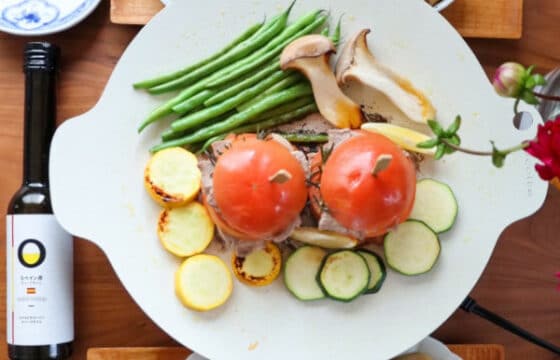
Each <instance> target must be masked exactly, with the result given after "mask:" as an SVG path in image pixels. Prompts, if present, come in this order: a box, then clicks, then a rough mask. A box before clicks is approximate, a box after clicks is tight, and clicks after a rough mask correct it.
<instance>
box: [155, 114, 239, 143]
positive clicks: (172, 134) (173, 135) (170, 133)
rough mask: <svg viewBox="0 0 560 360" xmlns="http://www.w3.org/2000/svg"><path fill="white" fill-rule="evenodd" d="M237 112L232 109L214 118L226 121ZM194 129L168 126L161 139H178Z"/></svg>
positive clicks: (217, 120) (215, 120)
mask: <svg viewBox="0 0 560 360" xmlns="http://www.w3.org/2000/svg"><path fill="white" fill-rule="evenodd" d="M202 109H203V108H201V109H200V110H202ZM234 114H237V111H235V110H232V111H228V112H227V113H225V114H222V115H220V116H218V117H216V118H214V119H212V120H213V121H214V122H220V121H224V120H225V119H227V118H229V117H230V116H232V115H234ZM192 132H193V130H192V129H191V130H185V131H174V130H173V129H172V128H171V127H169V128H167V129H166V130H165V131H164V132H162V133H161V140H162V141H169V140H173V139H177V138H180V137H184V136H186V135H188V134H189V133H192Z"/></svg>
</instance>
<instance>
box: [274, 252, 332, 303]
mask: <svg viewBox="0 0 560 360" xmlns="http://www.w3.org/2000/svg"><path fill="white" fill-rule="evenodd" d="M326 255H327V252H326V251H325V250H323V249H321V248H319V247H316V246H302V247H300V248H299V249H297V250H296V251H294V252H293V253H292V254H291V255H290V256H289V257H288V260H287V261H286V264H285V265H284V284H286V288H288V290H289V291H290V293H292V295H294V296H295V297H296V298H298V299H299V300H302V301H311V300H319V299H323V298H324V297H325V294H324V293H323V290H321V287H320V286H319V284H318V283H317V274H318V273H319V268H320V267H321V264H322V263H323V259H324V258H325V256H326Z"/></svg>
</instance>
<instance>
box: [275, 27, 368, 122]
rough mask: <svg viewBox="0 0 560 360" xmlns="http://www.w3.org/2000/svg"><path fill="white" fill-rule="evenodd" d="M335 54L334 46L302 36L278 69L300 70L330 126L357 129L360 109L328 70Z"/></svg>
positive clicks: (324, 39)
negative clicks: (309, 84)
mask: <svg viewBox="0 0 560 360" xmlns="http://www.w3.org/2000/svg"><path fill="white" fill-rule="evenodd" d="M335 51H336V49H335V46H334V44H333V43H332V41H331V40H329V39H328V38H327V37H325V36H322V35H307V36H303V37H301V38H299V39H297V40H295V41H293V42H292V43H290V44H289V45H288V46H286V48H284V51H283V52H282V55H281V56H280V66H281V68H282V70H286V69H296V70H299V71H300V72H302V73H303V74H304V75H305V76H306V77H307V78H308V79H309V81H310V82H311V87H312V88H313V96H314V97H315V102H316V103H317V107H318V108H319V112H320V113H321V115H323V117H324V118H325V119H327V120H328V121H329V122H330V123H331V124H333V125H334V126H336V127H338V128H359V127H360V125H361V123H362V111H361V109H360V106H359V105H358V104H356V103H355V102H353V101H352V100H351V99H350V98H348V97H347V96H346V95H344V93H343V92H342V91H341V90H340V88H339V87H338V85H337V83H336V79H335V77H334V74H333V71H332V70H331V68H330V67H329V57H330V55H331V54H332V53H334V52H335Z"/></svg>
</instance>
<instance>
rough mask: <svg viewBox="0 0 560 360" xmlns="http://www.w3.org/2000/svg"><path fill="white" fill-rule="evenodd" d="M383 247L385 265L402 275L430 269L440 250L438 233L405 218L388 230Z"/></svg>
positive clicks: (418, 273) (416, 273)
mask: <svg viewBox="0 0 560 360" xmlns="http://www.w3.org/2000/svg"><path fill="white" fill-rule="evenodd" d="M383 248H384V251H385V260H386V261H387V265H389V267H390V268H391V269H393V270H395V271H397V272H399V273H401V274H403V275H420V274H424V273H426V272H428V271H430V270H431V269H432V268H433V267H434V265H435V263H436V262H437V260H438V258H439V253H440V251H441V245H440V243H439V238H438V235H437V234H436V233H435V232H434V231H433V230H432V229H431V228H430V227H429V226H428V225H426V224H425V223H423V222H421V221H418V220H407V221H405V222H403V223H402V224H400V225H399V226H397V228H396V229H395V230H393V231H390V232H389V233H388V234H387V235H386V236H385V242H384V244H383Z"/></svg>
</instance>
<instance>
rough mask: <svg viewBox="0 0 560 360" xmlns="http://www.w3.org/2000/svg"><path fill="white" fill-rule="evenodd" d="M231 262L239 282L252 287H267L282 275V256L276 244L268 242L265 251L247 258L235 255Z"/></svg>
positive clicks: (252, 253)
mask: <svg viewBox="0 0 560 360" xmlns="http://www.w3.org/2000/svg"><path fill="white" fill-rule="evenodd" d="M231 262H232V268H233V273H234V274H235V277H237V279H239V281H241V282H242V283H244V284H247V285H251V286H265V285H269V284H270V283H272V282H273V281H274V280H276V278H277V277H278V275H279V274H280V269H281V267H282V254H281V253H280V249H279V248H278V246H277V245H276V244H274V243H272V242H267V243H266V245H265V247H264V248H263V249H257V250H254V251H252V252H251V253H249V254H248V255H247V256H245V257H240V256H237V255H236V254H233V255H232V259H231Z"/></svg>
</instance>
